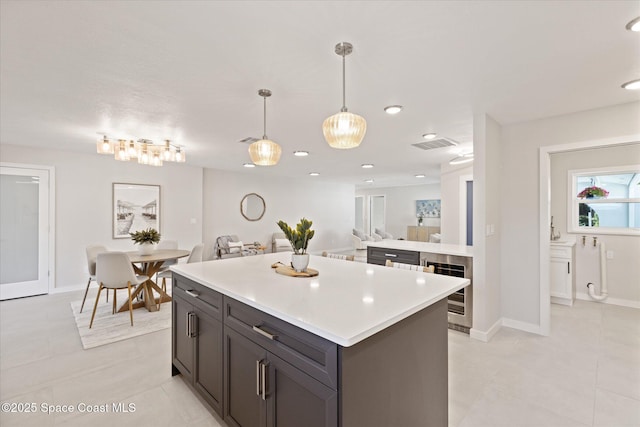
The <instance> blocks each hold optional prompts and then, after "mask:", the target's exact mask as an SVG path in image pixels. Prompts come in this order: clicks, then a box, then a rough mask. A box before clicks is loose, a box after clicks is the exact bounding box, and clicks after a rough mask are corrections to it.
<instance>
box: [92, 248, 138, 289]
mask: <svg viewBox="0 0 640 427" xmlns="http://www.w3.org/2000/svg"><path fill="white" fill-rule="evenodd" d="M96 280H97V281H98V283H100V284H102V286H104V287H106V288H115V289H118V288H123V287H125V288H126V287H127V282H131V284H132V285H135V284H137V283H138V280H137V277H136V273H135V272H134V271H133V266H132V265H131V261H130V259H129V256H128V255H127V254H126V253H124V252H104V253H100V254H98V258H97V262H96Z"/></svg>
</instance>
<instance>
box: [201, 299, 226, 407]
mask: <svg viewBox="0 0 640 427" xmlns="http://www.w3.org/2000/svg"><path fill="white" fill-rule="evenodd" d="M195 313H196V322H197V324H196V331H195V335H196V336H197V338H196V369H195V373H194V385H195V387H196V389H198V391H200V393H201V394H202V395H203V396H204V398H205V399H206V400H207V402H208V403H209V404H210V405H211V406H212V407H213V409H215V411H216V412H217V413H218V414H220V415H221V416H222V383H223V379H222V366H223V362H222V355H223V352H222V345H223V342H224V341H223V340H222V323H221V322H220V321H219V320H216V319H214V318H213V317H211V316H209V315H208V314H206V313H205V312H204V311H202V310H199V309H197V308H196V309H195Z"/></svg>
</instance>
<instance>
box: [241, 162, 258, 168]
mask: <svg viewBox="0 0 640 427" xmlns="http://www.w3.org/2000/svg"><path fill="white" fill-rule="evenodd" d="M242 166H244V167H245V168H255V167H256V165H254V164H253V163H244V164H243V165H242Z"/></svg>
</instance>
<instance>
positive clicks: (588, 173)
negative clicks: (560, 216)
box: [568, 165, 640, 235]
mask: <svg viewBox="0 0 640 427" xmlns="http://www.w3.org/2000/svg"><path fill="white" fill-rule="evenodd" d="M568 188H569V204H570V209H568V211H569V219H568V225H569V232H570V233H571V232H573V233H591V234H623V235H640V165H633V166H624V167H617V168H607V169H588V170H573V171H569V186H568Z"/></svg>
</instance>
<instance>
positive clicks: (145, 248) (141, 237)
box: [129, 227, 160, 255]
mask: <svg viewBox="0 0 640 427" xmlns="http://www.w3.org/2000/svg"><path fill="white" fill-rule="evenodd" d="M129 235H130V236H131V240H133V244H134V245H140V246H139V248H138V250H139V251H140V253H141V254H142V255H149V254H151V252H153V251H154V249H155V248H156V244H157V243H158V242H159V241H160V233H158V231H157V230H156V229H154V228H151V227H149V228H147V229H146V230H140V231H136V232H134V233H129Z"/></svg>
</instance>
